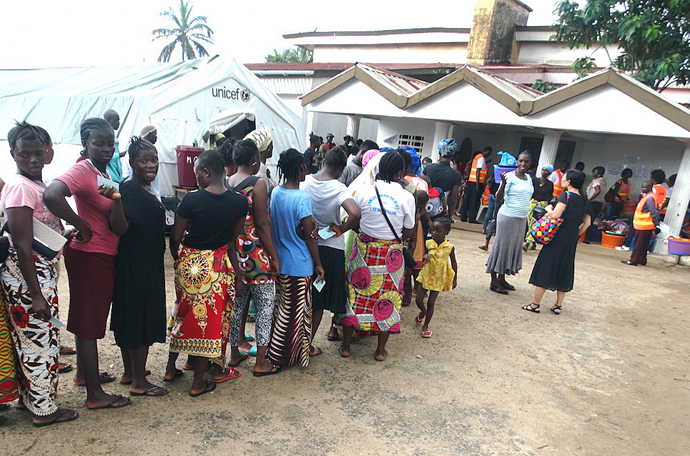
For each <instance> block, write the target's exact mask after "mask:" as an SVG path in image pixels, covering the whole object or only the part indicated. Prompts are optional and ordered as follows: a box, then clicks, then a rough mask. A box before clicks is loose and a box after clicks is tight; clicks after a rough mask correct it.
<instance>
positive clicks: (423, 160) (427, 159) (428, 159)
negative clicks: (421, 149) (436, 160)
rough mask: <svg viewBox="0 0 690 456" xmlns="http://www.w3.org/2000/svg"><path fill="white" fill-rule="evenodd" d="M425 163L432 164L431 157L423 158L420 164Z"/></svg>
mask: <svg viewBox="0 0 690 456" xmlns="http://www.w3.org/2000/svg"><path fill="white" fill-rule="evenodd" d="M425 161H427V162H429V163H431V162H433V160H432V159H431V157H424V158H422V163H424V162H425Z"/></svg>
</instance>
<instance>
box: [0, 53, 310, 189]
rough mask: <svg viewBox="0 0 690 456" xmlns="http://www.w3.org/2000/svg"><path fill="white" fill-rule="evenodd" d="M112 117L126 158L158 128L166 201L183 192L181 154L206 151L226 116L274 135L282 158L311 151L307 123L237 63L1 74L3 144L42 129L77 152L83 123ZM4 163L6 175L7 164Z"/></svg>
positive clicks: (60, 159) (206, 61) (213, 61)
mask: <svg viewBox="0 0 690 456" xmlns="http://www.w3.org/2000/svg"><path fill="white" fill-rule="evenodd" d="M107 109H114V110H115V111H117V112H118V113H119V114H120V120H121V122H122V125H121V127H120V130H119V131H118V132H117V136H118V139H119V142H120V150H126V148H127V143H128V141H129V139H128V138H130V137H131V136H132V135H134V134H138V132H139V130H140V129H141V127H143V126H145V125H147V124H153V125H154V126H156V128H157V129H158V143H157V144H156V146H157V148H158V152H159V156H160V162H161V167H160V171H159V177H160V189H161V193H162V194H172V185H175V184H177V164H176V154H175V147H176V146H177V145H192V143H193V142H194V140H195V139H196V140H197V141H198V142H199V143H201V142H202V137H203V135H204V133H206V132H207V131H208V129H209V127H210V126H211V120H212V119H215V118H217V117H220V116H222V115H223V113H225V112H227V113H233V112H234V113H236V115H237V116H239V114H237V113H243V114H242V115H244V116H245V117H247V116H248V115H253V116H254V120H255V122H256V128H264V129H267V130H269V131H270V132H271V135H272V136H273V142H274V148H275V150H276V151H282V150H284V149H287V148H289V147H294V148H296V149H298V150H304V149H305V148H306V144H305V139H304V138H305V133H304V132H305V127H304V124H303V122H302V119H300V118H299V117H298V116H297V115H296V114H294V113H293V112H292V111H291V110H290V109H289V108H288V107H287V106H286V105H285V104H284V103H283V101H281V100H280V98H278V96H276V95H275V94H274V93H273V92H271V91H270V90H269V89H268V88H266V87H265V86H264V85H263V84H262V83H261V82H260V81H259V79H258V78H256V77H255V76H254V75H253V74H252V73H251V72H250V71H249V70H247V69H246V68H245V67H244V66H243V65H241V64H239V63H237V62H236V61H235V60H234V59H230V60H223V59H220V58H218V57H215V58H210V59H199V60H193V61H188V62H182V63H161V64H155V65H146V66H128V67H114V68H102V67H94V68H60V69H44V70H5V71H0V139H6V135H7V131H8V130H9V129H10V128H11V127H12V125H13V123H14V120H15V119H17V120H26V121H28V122H30V123H33V124H36V125H40V126H42V127H43V128H45V129H46V130H48V132H49V133H50V135H51V136H52V137H53V141H54V142H55V143H60V144H73V145H79V144H80V143H81V141H80V137H79V125H80V124H81V122H82V121H83V120H84V119H86V118H89V117H102V116H103V113H104V112H105V111H106V110H107ZM247 118H248V117H247ZM240 120H241V119H240ZM238 121H239V120H238ZM230 122H232V120H231V121H230ZM230 122H229V123H230ZM238 139H241V138H238ZM8 155H9V154H8ZM126 159H127V158H126V157H125V158H124V160H126ZM63 160H64V159H63V157H56V159H55V161H54V165H56V166H54V167H59V168H64V169H67V168H68V167H69V166H71V165H72V164H73V163H74V162H73V161H71V157H70V158H69V162H63ZM272 161H273V162H275V161H277V159H276V157H274V158H273V159H272ZM0 163H2V164H3V167H4V164H5V160H4V159H3V160H1V161H0ZM3 173H4V171H3Z"/></svg>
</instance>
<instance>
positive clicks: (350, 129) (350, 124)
mask: <svg viewBox="0 0 690 456" xmlns="http://www.w3.org/2000/svg"><path fill="white" fill-rule="evenodd" d="M360 120H362V116H347V134H348V135H350V136H352V137H353V138H355V140H357V139H359V121H360Z"/></svg>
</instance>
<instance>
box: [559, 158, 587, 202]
mask: <svg viewBox="0 0 690 456" xmlns="http://www.w3.org/2000/svg"><path fill="white" fill-rule="evenodd" d="M564 161H565V160H564ZM565 178H566V179H567V180H569V181H570V185H572V186H573V187H575V188H576V189H578V190H579V191H580V192H582V184H584V183H585V173H583V172H582V171H579V170H577V169H571V170H570V171H568V172H567V173H565ZM582 196H585V195H582Z"/></svg>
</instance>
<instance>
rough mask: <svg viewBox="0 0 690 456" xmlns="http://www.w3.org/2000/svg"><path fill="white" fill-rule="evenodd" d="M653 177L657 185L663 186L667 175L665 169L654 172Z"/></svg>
mask: <svg viewBox="0 0 690 456" xmlns="http://www.w3.org/2000/svg"><path fill="white" fill-rule="evenodd" d="M651 177H652V180H653V181H654V182H655V183H657V184H661V183H662V182H664V181H665V180H666V173H665V172H664V170H663V169H655V170H654V171H652V174H651Z"/></svg>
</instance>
